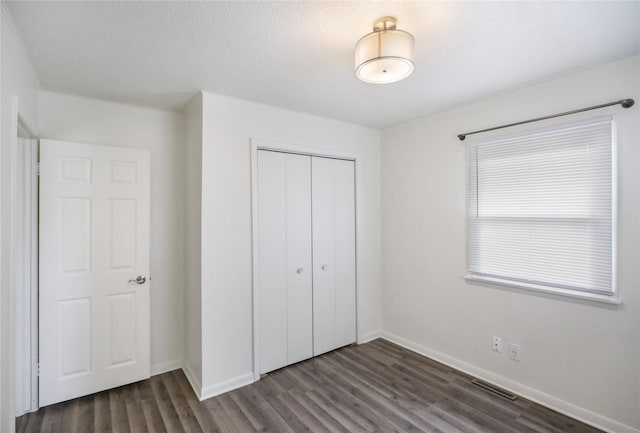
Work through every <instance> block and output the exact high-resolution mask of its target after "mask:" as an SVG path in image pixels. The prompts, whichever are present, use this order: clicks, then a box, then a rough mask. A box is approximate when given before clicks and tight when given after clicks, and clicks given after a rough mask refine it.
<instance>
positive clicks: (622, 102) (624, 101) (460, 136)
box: [458, 98, 636, 141]
mask: <svg viewBox="0 0 640 433" xmlns="http://www.w3.org/2000/svg"><path fill="white" fill-rule="evenodd" d="M635 103H636V101H634V100H633V99H631V98H627V99H621V100H619V101H615V102H609V103H607V104H600V105H594V106H592V107H587V108H579V109H577V110H571V111H565V112H564V113H558V114H552V115H550V116H544V117H538V118H535V119H529V120H523V121H521V122H515V123H509V124H508V125H501V126H495V127H493V128H487V129H481V130H479V131H473V132H465V133H464V134H458V139H459V140H460V141H464V139H465V138H467V135H471V134H479V133H481V132H489V131H495V130H496V129H503V128H509V127H511V126H518V125H524V124H525V123H531V122H539V121H540V120H547V119H553V118H554V117H560V116H567V115H569V114H576V113H582V112H583V111H590V110H596V109H598V108H604V107H610V106H612V105H622V108H631V107H633V105H634V104H635Z"/></svg>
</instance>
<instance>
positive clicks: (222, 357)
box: [202, 92, 380, 396]
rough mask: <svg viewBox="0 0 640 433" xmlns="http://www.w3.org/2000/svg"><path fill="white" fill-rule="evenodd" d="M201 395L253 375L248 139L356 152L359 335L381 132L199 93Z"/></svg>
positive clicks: (371, 256)
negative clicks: (200, 143)
mask: <svg viewBox="0 0 640 433" xmlns="http://www.w3.org/2000/svg"><path fill="white" fill-rule="evenodd" d="M203 119H204V120H203V147H202V167H203V172H202V342H203V344H202V360H203V371H202V381H203V383H202V386H203V393H202V394H203V396H208V395H212V394H215V393H219V392H221V391H223V390H226V389H229V388H232V387H234V386H238V385H241V384H244V383H247V382H248V381H251V380H252V378H253V367H252V354H253V346H252V301H251V294H252V280H251V275H252V252H251V251H252V241H251V159H250V139H251V138H259V139H264V140H271V141H276V142H285V143H293V144H298V145H305V146H313V147H320V148H324V149H327V150H328V151H330V150H332V149H334V150H341V151H343V152H349V153H352V154H353V155H354V156H356V157H357V167H356V172H357V174H356V176H357V178H356V181H357V190H356V196H357V199H356V201H357V205H356V209H357V230H358V243H357V251H358V252H357V255H358V257H357V266H358V273H357V280H358V296H359V297H358V303H359V315H358V333H359V339H362V338H366V337H371V336H373V335H375V333H376V332H377V331H378V330H379V311H380V304H379V290H380V280H379V269H380V142H379V140H380V133H379V131H377V130H374V129H370V128H364V127H360V126H355V125H352V124H347V123H343V122H338V121H335V120H329V119H325V118H321V117H316V116H312V115H307V114H303V113H299V112H294V111H288V110H283V109H279V108H275V107H270V106H266V105H261V104H256V103H252V102H247V101H242V100H237V99H232V98H227V97H223V96H219V95H214V94H210V93H206V92H205V93H204V94H203Z"/></svg>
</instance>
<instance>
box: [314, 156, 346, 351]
mask: <svg viewBox="0 0 640 433" xmlns="http://www.w3.org/2000/svg"><path fill="white" fill-rule="evenodd" d="M354 182H355V181H354V163H353V161H344V160H338V159H328V158H319V157H313V158H312V181H311V184H312V197H313V204H312V208H313V353H314V355H320V354H322V353H325V352H328V351H330V350H333V349H335V348H338V347H341V346H345V345H347V344H351V343H353V342H355V340H356V276H355V275H356V274H355V183H354Z"/></svg>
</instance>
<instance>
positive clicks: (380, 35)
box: [356, 17, 415, 84]
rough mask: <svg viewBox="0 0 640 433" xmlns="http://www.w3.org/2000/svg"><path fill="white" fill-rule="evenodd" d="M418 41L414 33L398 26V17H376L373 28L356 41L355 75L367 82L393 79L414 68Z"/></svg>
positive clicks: (400, 77) (401, 77)
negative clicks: (397, 27) (415, 49)
mask: <svg viewBox="0 0 640 433" xmlns="http://www.w3.org/2000/svg"><path fill="white" fill-rule="evenodd" d="M414 45H415V41H414V39H413V35H412V34H411V33H408V32H405V31H403V30H398V29H396V19H395V18H393V17H383V18H379V19H377V20H375V21H374V23H373V32H371V33H369V34H368V35H366V36H364V37H363V38H362V39H360V40H359V41H358V43H357V44H356V76H357V77H358V78H360V79H361V80H362V81H365V82H367V83H378V84H383V83H393V82H395V81H400V80H402V79H404V78H407V77H408V76H409V75H411V73H412V72H413V68H414V65H413V50H414Z"/></svg>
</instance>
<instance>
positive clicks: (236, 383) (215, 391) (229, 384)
mask: <svg viewBox="0 0 640 433" xmlns="http://www.w3.org/2000/svg"><path fill="white" fill-rule="evenodd" d="M253 382H254V380H253V371H251V372H249V373H245V374H243V375H241V376H238V377H234V378H232V379H229V380H225V381H224V382H220V383H216V384H214V385H209V386H207V387H204V388H203V389H202V393H201V394H200V396H199V398H200V401H202V400H206V399H208V398H211V397H215V396H216V395H220V394H224V393H225V392H229V391H233V390H234V389H237V388H240V387H243V386H245V385H250V384H252V383H253Z"/></svg>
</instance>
